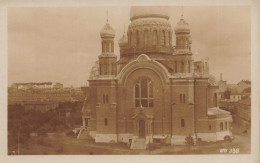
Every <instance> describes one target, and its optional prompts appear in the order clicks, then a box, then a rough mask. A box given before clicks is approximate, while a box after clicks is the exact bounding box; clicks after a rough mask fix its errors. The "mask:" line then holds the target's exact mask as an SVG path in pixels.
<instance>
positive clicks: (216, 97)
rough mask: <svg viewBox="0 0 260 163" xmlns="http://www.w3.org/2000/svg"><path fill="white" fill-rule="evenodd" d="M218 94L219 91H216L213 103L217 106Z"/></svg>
mask: <svg viewBox="0 0 260 163" xmlns="http://www.w3.org/2000/svg"><path fill="white" fill-rule="evenodd" d="M217 101H218V96H217V93H214V97H213V105H214V107H217V106H218V102H217Z"/></svg>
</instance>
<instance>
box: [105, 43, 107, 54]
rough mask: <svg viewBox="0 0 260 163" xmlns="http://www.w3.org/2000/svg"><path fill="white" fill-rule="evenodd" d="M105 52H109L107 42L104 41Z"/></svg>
mask: <svg viewBox="0 0 260 163" xmlns="http://www.w3.org/2000/svg"><path fill="white" fill-rule="evenodd" d="M104 52H105V53H106V52H107V44H106V43H104Z"/></svg>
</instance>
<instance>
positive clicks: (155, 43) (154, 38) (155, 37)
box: [153, 30, 158, 45]
mask: <svg viewBox="0 0 260 163" xmlns="http://www.w3.org/2000/svg"><path fill="white" fill-rule="evenodd" d="M157 40H158V38H157V31H156V30H155V31H153V45H157Z"/></svg>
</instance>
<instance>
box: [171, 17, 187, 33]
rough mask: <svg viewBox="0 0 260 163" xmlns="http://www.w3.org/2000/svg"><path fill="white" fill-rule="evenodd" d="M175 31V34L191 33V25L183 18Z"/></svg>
mask: <svg viewBox="0 0 260 163" xmlns="http://www.w3.org/2000/svg"><path fill="white" fill-rule="evenodd" d="M174 31H175V33H178V32H190V27H189V24H188V23H187V22H186V21H185V20H184V19H183V18H181V19H180V21H179V23H178V24H177V25H176V26H175V28H174Z"/></svg>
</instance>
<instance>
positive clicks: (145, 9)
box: [130, 6, 170, 21]
mask: <svg viewBox="0 0 260 163" xmlns="http://www.w3.org/2000/svg"><path fill="white" fill-rule="evenodd" d="M144 17H160V18H165V19H167V20H168V19H169V17H170V10H169V7H166V6H134V7H131V10H130V20H131V21H132V20H134V19H138V18H144Z"/></svg>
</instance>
